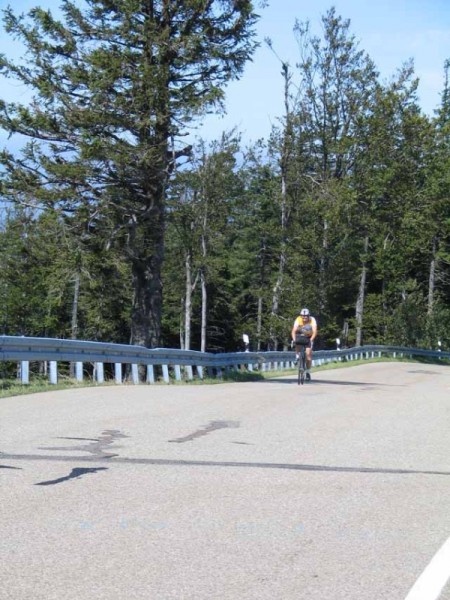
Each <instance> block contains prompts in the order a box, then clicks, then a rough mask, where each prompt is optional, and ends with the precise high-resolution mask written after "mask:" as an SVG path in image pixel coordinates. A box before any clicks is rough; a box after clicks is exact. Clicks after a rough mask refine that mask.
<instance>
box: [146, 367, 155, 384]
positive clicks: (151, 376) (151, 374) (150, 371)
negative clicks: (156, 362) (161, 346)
mask: <svg viewBox="0 0 450 600" xmlns="http://www.w3.org/2000/svg"><path fill="white" fill-rule="evenodd" d="M147 383H155V370H154V368H153V365H147Z"/></svg>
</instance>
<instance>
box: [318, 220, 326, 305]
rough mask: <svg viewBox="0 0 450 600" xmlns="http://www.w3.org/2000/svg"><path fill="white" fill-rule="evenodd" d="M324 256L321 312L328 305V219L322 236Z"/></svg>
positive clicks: (322, 261)
mask: <svg viewBox="0 0 450 600" xmlns="http://www.w3.org/2000/svg"><path fill="white" fill-rule="evenodd" d="M322 250H323V252H322V256H321V258H320V264H319V312H320V313H321V314H323V313H324V312H325V307H326V304H327V303H326V279H327V265H326V263H327V259H326V257H327V256H328V221H327V219H324V222H323V238H322Z"/></svg>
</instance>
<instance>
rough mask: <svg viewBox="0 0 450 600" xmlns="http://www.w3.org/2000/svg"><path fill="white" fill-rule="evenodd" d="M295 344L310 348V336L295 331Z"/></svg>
mask: <svg viewBox="0 0 450 600" xmlns="http://www.w3.org/2000/svg"><path fill="white" fill-rule="evenodd" d="M295 345H296V346H305V347H306V348H311V338H309V337H308V336H307V335H302V334H301V333H297V335H296V336H295Z"/></svg>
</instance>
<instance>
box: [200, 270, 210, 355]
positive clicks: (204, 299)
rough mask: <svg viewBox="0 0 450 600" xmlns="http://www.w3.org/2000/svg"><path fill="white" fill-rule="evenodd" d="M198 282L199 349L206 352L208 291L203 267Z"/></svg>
mask: <svg viewBox="0 0 450 600" xmlns="http://www.w3.org/2000/svg"><path fill="white" fill-rule="evenodd" d="M200 284H201V288H202V324H201V346H200V351H201V352H206V326H207V319H206V313H207V308H208V292H207V290H206V277H205V272H204V270H203V269H202V270H201V272H200Z"/></svg>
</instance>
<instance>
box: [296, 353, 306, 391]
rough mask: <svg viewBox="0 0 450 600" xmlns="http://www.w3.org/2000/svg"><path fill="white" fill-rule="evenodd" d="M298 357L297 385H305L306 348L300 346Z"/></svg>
mask: <svg viewBox="0 0 450 600" xmlns="http://www.w3.org/2000/svg"><path fill="white" fill-rule="evenodd" d="M299 354H300V356H299V359H298V380H297V383H298V385H300V384H301V385H303V384H304V383H305V371H306V346H305V345H304V344H302V345H301V346H300V352H299Z"/></svg>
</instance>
